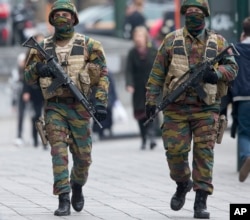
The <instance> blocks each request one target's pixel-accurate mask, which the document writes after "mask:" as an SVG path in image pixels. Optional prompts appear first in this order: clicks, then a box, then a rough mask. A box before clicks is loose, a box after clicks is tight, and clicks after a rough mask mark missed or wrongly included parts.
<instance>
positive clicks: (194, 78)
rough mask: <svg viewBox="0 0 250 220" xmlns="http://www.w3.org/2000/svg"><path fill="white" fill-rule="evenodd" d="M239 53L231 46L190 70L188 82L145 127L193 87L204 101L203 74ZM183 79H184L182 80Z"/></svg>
mask: <svg viewBox="0 0 250 220" xmlns="http://www.w3.org/2000/svg"><path fill="white" fill-rule="evenodd" d="M229 49H232V54H229V53H228V50H229ZM239 55H240V54H239V52H238V51H237V50H236V48H235V46H234V45H233V44H230V45H229V46H228V47H226V48H225V49H224V50H223V51H221V52H220V53H219V54H218V55H217V56H216V57H215V58H213V59H212V60H207V61H205V62H202V63H199V64H198V65H197V66H195V67H194V68H191V69H189V70H188V71H187V72H186V73H185V74H184V76H185V75H187V74H189V77H188V79H187V80H185V81H184V82H182V83H181V84H180V85H179V86H178V87H176V88H175V89H174V90H173V91H172V92H171V93H170V94H169V95H168V96H166V97H165V98H164V99H163V101H162V102H161V103H160V104H159V105H158V106H157V107H156V111H155V113H154V114H153V115H151V117H150V118H148V119H147V121H145V122H144V124H143V125H144V126H146V125H147V124H148V123H150V122H152V121H153V120H154V119H155V117H156V116H157V115H158V113H159V112H160V111H162V110H163V109H165V108H166V107H167V106H168V105H169V104H170V103H173V102H174V101H175V100H176V99H177V98H179V97H180V96H181V95H182V94H183V93H184V92H185V91H186V90H187V89H188V88H190V87H192V88H194V89H195V91H196V92H197V94H198V96H199V97H200V98H201V99H203V98H205V97H206V93H205V91H204V90H203V88H202V87H201V85H200V82H201V81H202V78H203V73H205V72H206V71H207V70H209V69H212V68H213V66H214V65H215V64H216V63H218V62H219V61H220V60H221V59H222V58H223V57H224V56H239ZM181 79H182V78H181Z"/></svg>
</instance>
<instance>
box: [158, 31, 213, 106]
mask: <svg viewBox="0 0 250 220" xmlns="http://www.w3.org/2000/svg"><path fill="white" fill-rule="evenodd" d="M184 42H185V39H184V36H183V28H182V29H179V30H177V31H176V34H175V39H174V41H173V48H172V51H173V53H172V54H173V55H172V60H171V63H170V66H169V71H168V73H167V77H166V79H165V83H164V88H163V97H165V96H166V95H168V94H169V93H170V92H171V91H173V90H174V89H175V88H177V87H178V86H179V85H180V84H181V83H183V82H184V81H185V80H186V79H187V78H188V77H189V76H188V74H187V75H186V76H185V77H183V75H184V74H185V73H186V72H187V71H188V70H189V61H188V53H187V51H186V47H185V43H184ZM217 51H218V48H217V35H216V34H214V33H211V34H210V35H209V37H208V40H207V43H206V46H205V47H204V58H203V59H204V60H210V59H213V58H214V57H215V56H216V55H217ZM206 84H207V83H206ZM206 84H204V90H205V92H206V93H207V98H208V99H211V97H208V95H209V94H210V93H211V92H212V93H213V97H212V99H213V100H210V101H211V102H215V96H216V92H217V85H211V84H209V85H206ZM211 86H212V87H211ZM207 87H209V88H207ZM185 96H186V93H183V94H182V95H181V96H180V97H179V98H178V99H177V100H176V101H179V100H184V99H185ZM204 101H205V102H206V101H207V100H204ZM210 104H212V103H210Z"/></svg>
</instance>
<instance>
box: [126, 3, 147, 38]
mask: <svg viewBox="0 0 250 220" xmlns="http://www.w3.org/2000/svg"><path fill="white" fill-rule="evenodd" d="M143 7H144V0H133V1H132V3H131V4H130V5H128V6H127V9H126V14H125V19H124V26H123V28H124V30H123V37H124V38H125V39H129V40H131V39H132V38H133V32H134V29H135V28H136V27H138V26H146V18H145V16H144V14H143Z"/></svg>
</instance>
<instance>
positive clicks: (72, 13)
mask: <svg viewBox="0 0 250 220" xmlns="http://www.w3.org/2000/svg"><path fill="white" fill-rule="evenodd" d="M49 22H50V24H51V25H52V26H54V27H55V33H54V34H53V35H51V36H49V37H46V38H45V39H44V40H43V42H42V43H41V44H40V46H41V47H42V48H44V50H45V51H46V52H47V53H48V54H51V55H53V56H54V57H55V60H56V61H55V62H58V65H61V66H62V68H63V69H64V71H65V74H67V75H68V76H69V77H70V79H71V80H72V81H73V82H74V84H75V85H76V86H77V88H78V89H79V90H80V92H82V93H83V94H84V95H85V96H86V97H89V95H90V92H91V87H93V86H96V95H95V98H96V102H95V103H96V105H95V110H96V111H95V117H96V119H97V120H99V121H103V120H105V118H106V115H107V110H106V108H107V102H108V100H107V99H108V87H109V81H108V76H107V75H108V71H107V66H106V59H105V54H104V51H103V47H102V45H101V43H100V42H99V41H96V40H94V39H93V38H90V37H88V36H85V35H82V34H79V33H76V32H75V31H74V26H75V25H77V24H78V23H79V21H78V13H77V10H76V7H75V5H74V4H73V3H72V2H71V1H70V0H57V1H55V2H54V3H53V5H52V8H51V11H50V13H49ZM54 71H55V70H54V69H52V68H51V67H49V66H48V65H47V62H46V60H45V59H44V58H43V57H42V56H41V54H39V52H38V51H37V50H36V49H31V50H30V53H29V56H28V60H27V63H26V67H25V80H26V81H27V83H28V84H36V83H39V85H40V87H41V89H42V93H43V97H44V99H45V100H46V104H45V113H44V121H45V134H46V137H47V138H48V141H49V144H50V146H51V156H52V163H53V176H54V184H53V193H54V195H58V200H59V205H58V209H57V210H55V212H54V215H56V216H68V215H70V204H71V205H72V207H73V209H74V210H75V211H77V212H80V211H81V210H82V209H83V206H84V196H83V192H82V187H83V186H84V185H85V183H86V182H87V178H88V174H89V167H90V164H91V162H92V158H91V151H92V139H91V124H90V119H91V117H90V115H89V113H88V111H87V110H86V108H85V107H84V106H83V105H82V104H81V103H80V102H79V101H78V98H76V97H75V96H74V95H73V94H72V90H70V89H69V87H68V86H67V85H62V86H59V87H58V88H57V89H56V91H54V92H52V93H49V92H47V89H48V87H49V86H50V85H51V83H52V82H53V80H54V78H53V77H54V75H55V73H54ZM71 85H72V84H71ZM68 148H69V150H68ZM68 152H70V153H71V154H72V158H73V167H72V169H71V172H69V171H68V169H69V168H68V165H69V158H68ZM71 191H72V196H71V201H70V192H71Z"/></svg>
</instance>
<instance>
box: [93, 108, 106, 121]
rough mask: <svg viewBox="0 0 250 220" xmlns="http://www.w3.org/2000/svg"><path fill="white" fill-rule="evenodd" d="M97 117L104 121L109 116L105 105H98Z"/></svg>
mask: <svg viewBox="0 0 250 220" xmlns="http://www.w3.org/2000/svg"><path fill="white" fill-rule="evenodd" d="M95 110H96V112H95V117H96V119H97V120H98V121H104V120H105V119H106V117H107V110H106V108H105V107H104V106H101V105H97V106H96V107H95Z"/></svg>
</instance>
